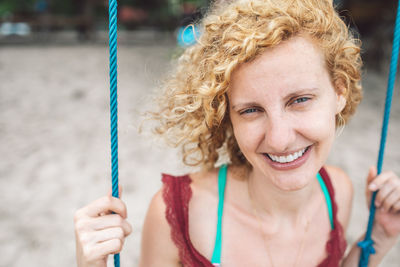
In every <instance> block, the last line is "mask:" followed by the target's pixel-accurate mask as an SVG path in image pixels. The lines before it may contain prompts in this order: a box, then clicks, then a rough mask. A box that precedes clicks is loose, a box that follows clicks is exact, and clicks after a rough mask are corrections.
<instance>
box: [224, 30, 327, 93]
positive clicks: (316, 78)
mask: <svg viewBox="0 0 400 267" xmlns="http://www.w3.org/2000/svg"><path fill="white" fill-rule="evenodd" d="M329 81H330V79H329V75H328V72H327V70H326V67H325V58H324V55H323V53H322V50H321V49H320V48H319V47H318V46H317V45H316V44H314V42H313V41H312V40H311V39H309V38H306V37H302V36H298V37H293V38H291V39H289V40H287V41H285V42H283V43H281V44H279V45H278V46H276V47H273V48H268V49H267V50H265V51H264V52H263V53H262V54H261V55H260V56H259V57H257V58H256V59H255V60H253V61H251V62H248V63H244V64H242V65H241V66H239V68H238V69H236V70H235V71H234V73H233V74H232V80H231V86H230V89H229V90H228V95H230V96H231V97H232V95H235V94H236V93H248V92H243V91H249V90H250V91H251V90H252V89H257V90H258V89H260V87H261V88H263V89H264V90H268V91H270V90H271V89H279V91H287V90H294V89H296V88H298V87H306V88H311V87H312V88H314V87H318V84H320V83H322V82H329ZM239 89H240V90H239Z"/></svg>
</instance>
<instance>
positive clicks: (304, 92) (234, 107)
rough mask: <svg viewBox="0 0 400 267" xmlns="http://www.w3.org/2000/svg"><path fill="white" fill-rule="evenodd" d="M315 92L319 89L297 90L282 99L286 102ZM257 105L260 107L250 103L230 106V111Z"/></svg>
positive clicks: (256, 103) (252, 102) (255, 103)
mask: <svg viewBox="0 0 400 267" xmlns="http://www.w3.org/2000/svg"><path fill="white" fill-rule="evenodd" d="M316 91H319V88H315V87H313V88H305V89H299V90H296V91H294V92H291V93H289V94H288V95H287V96H285V97H284V99H285V101H287V100H290V99H291V98H293V97H296V96H298V95H301V94H306V93H315V92H316ZM258 105H260V104H259V103H258V102H254V101H250V102H244V103H239V104H235V105H232V109H234V110H236V108H244V107H251V106H258Z"/></svg>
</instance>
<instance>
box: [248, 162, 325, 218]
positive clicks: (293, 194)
mask: <svg viewBox="0 0 400 267" xmlns="http://www.w3.org/2000/svg"><path fill="white" fill-rule="evenodd" d="M248 177H249V178H248V190H249V195H250V197H251V198H252V200H253V202H254V205H255V206H256V207H255V208H256V209H257V211H258V212H259V213H260V214H261V216H263V217H265V216H267V217H269V218H271V219H273V220H275V221H282V220H286V221H288V220H289V221H290V222H291V223H293V224H297V223H301V221H302V220H303V218H305V217H308V216H307V214H311V212H312V210H310V209H311V208H312V207H310V203H312V200H313V199H312V198H313V196H314V195H315V194H314V193H315V192H316V190H318V181H317V180H316V179H311V180H310V181H311V182H310V183H308V184H307V185H306V186H304V187H303V188H301V189H298V190H283V189H280V188H278V187H277V186H276V185H275V184H273V183H272V182H271V180H270V179H269V178H268V177H265V176H264V175H262V174H261V173H257V172H255V171H254V169H253V170H252V171H250V173H249V176H248ZM306 219H307V220H308V219H309V218H306Z"/></svg>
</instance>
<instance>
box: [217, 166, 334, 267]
mask: <svg viewBox="0 0 400 267" xmlns="http://www.w3.org/2000/svg"><path fill="white" fill-rule="evenodd" d="M227 172H228V165H226V164H224V165H222V166H221V168H220V169H219V172H218V222H217V234H216V237H215V244H214V252H213V255H212V258H211V263H212V264H214V265H220V264H221V249H222V214H223V211H224V198H225V185H226V176H227ZM317 179H318V182H319V184H320V186H321V189H322V192H323V194H324V196H325V200H326V206H327V208H328V214H329V221H330V222H331V228H332V229H334V223H333V213H332V201H331V197H330V195H329V192H328V188H327V187H326V185H325V182H324V180H323V179H322V177H321V175H320V174H319V173H318V174H317Z"/></svg>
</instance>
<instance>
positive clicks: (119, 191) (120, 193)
mask: <svg viewBox="0 0 400 267" xmlns="http://www.w3.org/2000/svg"><path fill="white" fill-rule="evenodd" d="M107 195H108V196H110V197H111V196H112V188H110V189H109V190H108V193H107ZM118 195H119V198H121V196H122V185H118Z"/></svg>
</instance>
